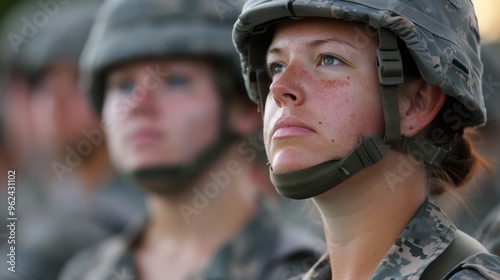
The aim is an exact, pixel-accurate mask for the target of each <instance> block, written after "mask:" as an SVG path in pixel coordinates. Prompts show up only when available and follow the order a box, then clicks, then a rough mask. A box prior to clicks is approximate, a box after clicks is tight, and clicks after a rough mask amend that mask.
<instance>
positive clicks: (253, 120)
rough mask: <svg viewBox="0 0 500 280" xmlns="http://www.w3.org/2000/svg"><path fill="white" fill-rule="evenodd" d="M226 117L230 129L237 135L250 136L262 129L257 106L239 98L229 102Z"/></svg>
mask: <svg viewBox="0 0 500 280" xmlns="http://www.w3.org/2000/svg"><path fill="white" fill-rule="evenodd" d="M236 94H241V93H239V92H238V93H236ZM228 117H229V121H228V123H229V126H230V128H231V129H232V130H233V131H234V132H236V133H237V134H239V135H244V136H248V135H252V134H254V133H256V132H257V131H258V129H259V128H261V127H262V115H261V113H259V112H258V111H257V105H256V104H254V103H252V102H250V101H247V100H242V99H241V98H233V99H232V100H231V101H230V102H229V115H228Z"/></svg>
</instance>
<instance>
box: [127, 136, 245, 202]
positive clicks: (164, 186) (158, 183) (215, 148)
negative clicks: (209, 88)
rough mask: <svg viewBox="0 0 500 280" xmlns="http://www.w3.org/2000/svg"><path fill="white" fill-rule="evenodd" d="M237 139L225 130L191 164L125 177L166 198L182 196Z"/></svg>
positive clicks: (151, 168) (145, 171)
mask: <svg viewBox="0 0 500 280" xmlns="http://www.w3.org/2000/svg"><path fill="white" fill-rule="evenodd" d="M235 139H236V136H235V134H234V133H231V132H230V131H229V130H228V129H227V128H225V129H224V132H223V133H222V134H221V135H220V136H219V139H218V140H217V141H216V142H215V143H214V144H213V145H211V146H209V147H208V148H206V149H205V150H204V151H203V152H202V153H201V154H200V155H198V157H196V158H195V159H194V160H193V161H191V162H189V163H186V164H183V165H180V164H179V165H163V166H154V167H148V168H142V169H139V170H136V171H134V172H131V173H129V174H126V175H125V176H126V177H127V178H128V179H130V180H131V181H132V182H134V183H136V184H137V185H139V186H140V187H142V188H143V189H145V190H146V191H148V192H153V193H156V194H160V195H165V196H177V195H180V194H181V193H183V192H185V191H186V190H187V189H188V188H189V186H190V185H191V183H193V182H194V181H195V180H196V179H198V178H199V176H200V175H201V172H203V171H204V170H205V169H206V168H207V167H208V166H210V164H212V163H213V162H214V161H215V160H217V159H218V158H219V157H220V156H221V154H222V153H223V151H225V150H226V148H227V147H228V146H229V144H230V143H231V142H233V141H234V140H235Z"/></svg>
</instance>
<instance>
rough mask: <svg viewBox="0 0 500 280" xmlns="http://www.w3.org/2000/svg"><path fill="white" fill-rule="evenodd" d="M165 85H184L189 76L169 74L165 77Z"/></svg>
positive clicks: (186, 84)
mask: <svg viewBox="0 0 500 280" xmlns="http://www.w3.org/2000/svg"><path fill="white" fill-rule="evenodd" d="M166 83H167V86H168V87H173V88H180V87H186V86H188V85H189V77H187V76H183V75H176V74H170V75H169V76H168V77H167V81H166Z"/></svg>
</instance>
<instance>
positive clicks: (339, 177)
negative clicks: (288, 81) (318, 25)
mask: <svg viewBox="0 0 500 280" xmlns="http://www.w3.org/2000/svg"><path fill="white" fill-rule="evenodd" d="M303 17H320V18H333V19H340V20H345V21H353V22H361V23H365V24H367V25H369V26H371V27H373V28H375V29H376V30H377V31H378V35H379V48H378V50H377V69H378V74H379V78H378V79H379V83H380V86H381V92H382V103H383V107H384V119H385V136H384V137H383V138H382V137H381V136H379V135H373V136H371V137H368V138H364V139H361V140H360V143H359V144H358V146H357V147H356V148H355V150H354V151H352V152H351V153H349V154H348V155H347V156H345V157H344V158H342V159H338V160H332V161H328V162H325V163H322V164H320V165H317V166H314V167H311V168H308V169H305V170H299V171H297V172H291V173H286V174H274V173H272V170H271V180H272V181H273V183H274V184H275V186H276V187H277V189H278V191H279V192H280V193H281V194H283V195H284V196H287V197H290V198H297V199H300V198H307V197H312V196H316V195H319V194H321V193H323V192H325V191H327V190H329V189H331V188H332V187H333V186H336V185H338V184H340V183H341V182H343V181H345V180H347V179H348V178H350V177H351V176H353V175H354V174H355V173H356V172H358V171H359V170H361V169H363V168H365V167H367V166H370V165H372V164H374V163H376V162H378V161H379V160H380V159H381V158H382V157H383V156H384V155H385V154H386V153H387V151H388V150H389V148H394V149H398V150H402V151H405V152H409V153H411V154H414V155H417V156H419V157H421V158H423V159H424V160H425V161H426V162H427V163H429V164H435V165H439V164H441V163H442V162H443V161H444V160H447V155H448V151H447V149H446V147H439V146H436V145H434V143H432V142H431V141H419V140H416V139H413V138H409V139H405V138H404V137H402V135H401V133H400V116H399V110H398V108H399V107H398V100H397V87H398V85H399V84H400V83H402V82H403V68H402V66H403V64H402V58H401V53H400V50H399V48H398V44H397V41H398V38H400V40H401V41H402V42H403V43H404V44H405V46H406V48H407V49H408V51H409V53H410V55H411V57H412V58H413V60H414V62H415V64H416V66H417V67H418V70H419V72H420V75H421V76H422V78H423V79H424V80H425V81H426V82H427V83H429V84H431V85H434V86H438V87H439V88H441V90H442V91H443V92H444V93H445V94H446V95H447V96H448V97H450V98H448V100H451V101H452V102H454V104H457V105H459V106H461V107H462V108H463V109H464V111H465V112H466V113H465V114H464V115H466V116H467V117H463V116H462V119H461V122H460V124H459V128H458V129H459V130H462V131H463V129H464V128H465V127H470V126H473V127H474V126H480V125H483V124H484V123H485V121H486V112H485V106H484V101H483V96H482V92H481V75H482V71H483V70H482V68H483V66H482V63H481V60H480V55H479V49H480V46H479V41H480V36H479V30H478V25H477V18H476V15H475V12H474V8H473V5H472V3H471V1H470V0H446V1H412V0H250V1H248V2H247V3H246V4H245V6H244V7H243V11H242V14H241V15H240V17H239V19H238V21H237V22H236V24H235V26H234V29H233V41H234V44H235V46H236V48H237V50H238V52H239V54H240V59H241V65H242V71H243V77H244V79H245V84H246V87H247V91H248V94H249V97H250V99H251V100H253V101H254V102H256V103H258V104H259V107H260V108H261V110H263V108H264V105H263V103H264V102H265V99H266V96H267V94H268V92H269V85H270V79H269V77H268V76H267V73H266V69H265V53H266V50H267V47H268V46H269V45H268V44H269V42H270V40H269V38H270V37H271V36H272V30H273V25H274V24H276V22H278V21H280V20H282V19H286V18H291V19H300V18H303Z"/></svg>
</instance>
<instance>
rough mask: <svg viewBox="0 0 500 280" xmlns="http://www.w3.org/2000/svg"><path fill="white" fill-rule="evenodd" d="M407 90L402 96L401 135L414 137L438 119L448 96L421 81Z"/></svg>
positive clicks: (437, 88)
mask: <svg viewBox="0 0 500 280" xmlns="http://www.w3.org/2000/svg"><path fill="white" fill-rule="evenodd" d="M407 88H409V92H405V93H404V94H400V97H401V98H400V102H399V103H400V108H399V110H400V113H401V134H402V135H404V136H406V137H413V136H415V135H416V134H417V133H419V132H420V131H422V130H423V129H424V128H425V127H427V126H428V125H429V124H430V123H431V121H432V120H433V119H434V118H435V117H436V115H437V113H438V112H439V110H440V109H441V107H442V106H443V104H444V101H445V100H446V94H445V93H444V92H443V91H442V90H441V89H440V88H439V87H436V86H432V85H430V84H428V83H426V82H425V81H423V80H421V79H420V80H418V81H417V82H414V83H413V84H412V85H410V86H409V87H407Z"/></svg>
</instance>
